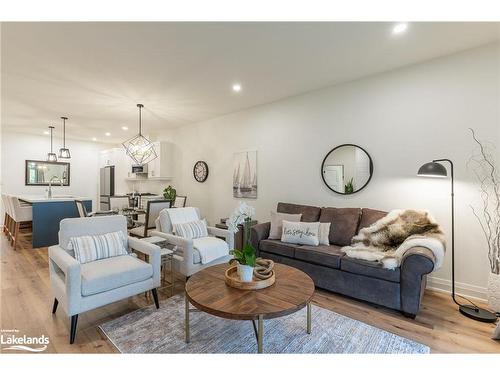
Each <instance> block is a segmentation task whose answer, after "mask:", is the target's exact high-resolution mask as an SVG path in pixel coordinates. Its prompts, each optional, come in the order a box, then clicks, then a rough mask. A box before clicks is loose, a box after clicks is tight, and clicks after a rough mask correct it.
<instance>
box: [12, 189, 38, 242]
mask: <svg viewBox="0 0 500 375" xmlns="http://www.w3.org/2000/svg"><path fill="white" fill-rule="evenodd" d="M9 201H10V209H11V215H12V222H11V236H10V242H11V245H12V247H13V248H14V250H15V249H16V246H17V240H18V238H19V237H20V236H21V229H25V228H26V227H29V226H31V225H32V222H33V208H32V206H26V205H21V203H20V201H19V199H18V198H17V197H13V196H10V197H9ZM21 226H22V227H23V228H21ZM30 233H31V231H30ZM30 233H26V234H30Z"/></svg>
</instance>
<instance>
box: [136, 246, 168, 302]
mask: <svg viewBox="0 0 500 375" xmlns="http://www.w3.org/2000/svg"><path fill="white" fill-rule="evenodd" d="M141 241H146V242H149V243H152V244H154V245H156V246H158V247H159V248H160V258H161V261H160V265H161V270H162V286H161V287H160V288H159V289H164V288H170V297H172V296H173V295H174V286H175V275H174V248H175V245H172V244H169V243H168V241H166V240H165V239H164V238H162V237H158V236H153V237H145V238H141ZM167 264H168V266H169V269H170V281H169V282H167V281H166V279H167V272H166V271H167ZM165 284H166V285H165Z"/></svg>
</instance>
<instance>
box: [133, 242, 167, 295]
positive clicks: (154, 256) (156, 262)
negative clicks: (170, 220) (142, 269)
mask: <svg viewBox="0 0 500 375" xmlns="http://www.w3.org/2000/svg"><path fill="white" fill-rule="evenodd" d="M128 246H129V247H130V248H131V249H134V250H136V251H138V252H140V253H143V254H145V255H147V256H148V262H149V264H151V266H152V267H153V284H154V287H155V288H158V287H159V286H160V285H161V254H160V253H161V250H160V248H159V247H158V246H157V245H155V244H152V243H149V242H146V241H142V240H140V239H138V238H134V237H130V236H129V237H128Z"/></svg>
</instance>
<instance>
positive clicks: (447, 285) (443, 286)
mask: <svg viewBox="0 0 500 375" xmlns="http://www.w3.org/2000/svg"><path fill="white" fill-rule="evenodd" d="M427 289H430V290H436V291H438V292H446V293H451V281H450V280H447V279H441V278H439V277H433V276H429V277H427ZM455 293H456V294H460V295H462V296H464V297H470V298H475V299H477V300H481V301H482V302H486V301H487V288H484V287H480V286H477V285H472V284H466V283H459V282H455Z"/></svg>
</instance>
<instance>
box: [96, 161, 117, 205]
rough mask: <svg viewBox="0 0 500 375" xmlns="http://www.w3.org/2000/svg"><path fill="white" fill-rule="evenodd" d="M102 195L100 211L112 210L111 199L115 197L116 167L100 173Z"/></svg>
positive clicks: (100, 196) (100, 195) (104, 169)
mask: <svg viewBox="0 0 500 375" xmlns="http://www.w3.org/2000/svg"><path fill="white" fill-rule="evenodd" d="M99 187H100V193H99V209H100V210H101V211H108V210H110V205H109V197H112V196H114V195H115V167H114V166H109V167H104V168H101V171H100V183H99Z"/></svg>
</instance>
